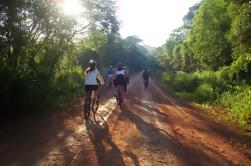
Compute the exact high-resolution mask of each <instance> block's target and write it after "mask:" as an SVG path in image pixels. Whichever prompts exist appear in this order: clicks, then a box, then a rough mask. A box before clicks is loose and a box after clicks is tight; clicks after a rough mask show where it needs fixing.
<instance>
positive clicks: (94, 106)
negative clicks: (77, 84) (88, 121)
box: [91, 96, 99, 114]
mask: <svg viewBox="0 0 251 166" xmlns="http://www.w3.org/2000/svg"><path fill="white" fill-rule="evenodd" d="M98 106H99V96H96V97H95V98H94V99H93V100H92V105H91V108H92V112H93V113H94V114H95V113H96V112H97V111H98Z"/></svg>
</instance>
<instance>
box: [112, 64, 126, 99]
mask: <svg viewBox="0 0 251 166" xmlns="http://www.w3.org/2000/svg"><path fill="white" fill-rule="evenodd" d="M127 78H128V73H127V71H126V70H124V69H123V65H122V64H121V63H119V64H118V66H117V69H116V70H115V72H114V74H113V80H114V85H115V87H116V88H117V87H119V86H121V87H122V88H123V89H122V97H123V95H124V92H125V86H126V79H127ZM115 96H116V95H115Z"/></svg>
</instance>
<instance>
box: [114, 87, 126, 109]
mask: <svg viewBox="0 0 251 166" xmlns="http://www.w3.org/2000/svg"><path fill="white" fill-rule="evenodd" d="M123 91H124V86H123V85H118V88H117V95H116V99H117V103H118V105H119V106H120V107H121V106H122V103H123V100H124V99H123Z"/></svg>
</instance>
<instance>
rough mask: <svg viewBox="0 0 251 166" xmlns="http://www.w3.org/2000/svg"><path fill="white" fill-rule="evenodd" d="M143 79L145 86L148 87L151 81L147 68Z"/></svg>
mask: <svg viewBox="0 0 251 166" xmlns="http://www.w3.org/2000/svg"><path fill="white" fill-rule="evenodd" d="M142 77H143V83H144V84H145V86H146V87H147V85H148V80H149V71H148V69H147V68H145V69H144V71H143V73H142Z"/></svg>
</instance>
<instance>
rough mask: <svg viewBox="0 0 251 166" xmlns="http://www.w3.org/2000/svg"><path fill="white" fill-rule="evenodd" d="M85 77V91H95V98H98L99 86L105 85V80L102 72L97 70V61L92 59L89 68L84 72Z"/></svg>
mask: <svg viewBox="0 0 251 166" xmlns="http://www.w3.org/2000/svg"><path fill="white" fill-rule="evenodd" d="M84 75H85V91H86V92H87V93H88V92H91V91H95V96H97V93H98V92H97V90H98V84H99V83H100V84H101V85H104V79H103V77H102V76H101V74H100V72H99V71H98V69H97V68H96V61H95V60H93V59H91V60H90V61H89V67H88V68H87V69H86V70H85V72H84Z"/></svg>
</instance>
